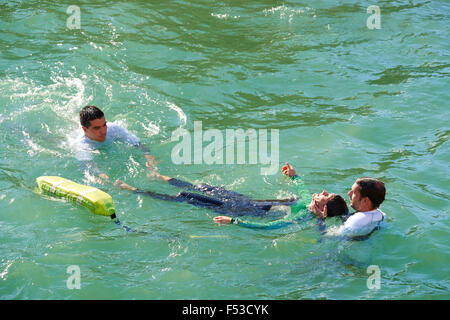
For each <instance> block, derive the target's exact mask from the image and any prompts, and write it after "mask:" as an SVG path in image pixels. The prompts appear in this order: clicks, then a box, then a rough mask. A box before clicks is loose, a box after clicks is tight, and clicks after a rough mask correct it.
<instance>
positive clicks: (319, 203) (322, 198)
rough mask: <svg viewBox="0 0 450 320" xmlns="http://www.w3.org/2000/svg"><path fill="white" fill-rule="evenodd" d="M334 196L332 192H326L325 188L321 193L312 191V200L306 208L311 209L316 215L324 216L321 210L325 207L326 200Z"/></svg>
mask: <svg viewBox="0 0 450 320" xmlns="http://www.w3.org/2000/svg"><path fill="white" fill-rule="evenodd" d="M334 196H335V194H334V193H328V192H326V191H325V190H324V191H322V192H321V193H314V194H313V195H312V200H311V203H310V204H309V207H308V209H309V210H310V211H312V212H313V213H314V214H315V215H316V216H317V217H319V218H324V216H322V215H323V214H322V212H323V211H324V209H325V205H326V204H327V202H328V200H330V199H331V198H332V197H334Z"/></svg>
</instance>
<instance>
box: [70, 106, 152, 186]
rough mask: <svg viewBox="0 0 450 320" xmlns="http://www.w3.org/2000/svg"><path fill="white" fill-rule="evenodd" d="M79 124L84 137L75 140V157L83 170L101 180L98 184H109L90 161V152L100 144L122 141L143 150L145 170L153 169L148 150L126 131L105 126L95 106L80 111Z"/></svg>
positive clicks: (107, 177)
mask: <svg viewBox="0 0 450 320" xmlns="http://www.w3.org/2000/svg"><path fill="white" fill-rule="evenodd" d="M80 124H81V128H82V129H83V132H84V135H82V136H80V137H78V139H77V145H76V149H77V152H76V157H77V159H78V160H79V161H81V162H82V164H83V167H84V169H88V170H89V169H92V170H93V171H94V172H95V174H96V175H97V176H98V177H99V178H100V179H101V180H100V181H99V182H103V181H106V182H109V176H108V175H107V174H106V173H103V172H100V171H99V170H98V168H97V166H96V165H95V163H94V162H93V161H92V152H93V151H94V150H95V149H97V148H98V147H100V146H101V145H102V144H109V143H111V142H113V141H115V140H121V141H124V142H126V143H128V144H130V145H133V146H135V147H137V148H139V149H141V150H143V151H144V152H145V158H146V160H147V163H146V166H147V168H153V167H155V165H156V158H155V157H154V156H152V155H150V150H149V149H148V148H146V147H145V146H144V145H142V143H141V142H140V141H139V139H138V138H137V137H136V136H135V135H133V134H131V133H129V132H128V131H127V130H126V129H124V128H122V127H120V126H119V125H117V124H114V123H108V124H106V119H105V115H104V113H103V112H102V111H101V110H100V109H99V108H97V107H96V106H86V107H84V108H83V109H82V110H81V111H80Z"/></svg>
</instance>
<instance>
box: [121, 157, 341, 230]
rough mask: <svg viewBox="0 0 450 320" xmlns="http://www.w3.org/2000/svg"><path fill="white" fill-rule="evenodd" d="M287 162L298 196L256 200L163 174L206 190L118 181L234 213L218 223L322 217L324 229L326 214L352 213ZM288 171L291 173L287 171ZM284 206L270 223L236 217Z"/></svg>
mask: <svg viewBox="0 0 450 320" xmlns="http://www.w3.org/2000/svg"><path fill="white" fill-rule="evenodd" d="M287 166H288V164H287V165H286V166H285V167H283V170H284V171H283V172H285V171H286V170H290V171H289V172H290V173H291V175H292V176H291V177H292V179H293V180H294V181H296V182H297V194H298V196H299V198H298V199H279V200H253V199H250V198H248V197H246V196H244V195H242V194H240V193H237V192H234V191H229V190H226V189H224V188H223V187H214V186H210V185H207V184H200V185H192V184H190V183H188V182H185V181H181V180H178V179H174V178H170V177H167V176H163V175H160V174H157V176H158V178H159V179H161V180H163V181H166V182H168V183H169V184H172V185H174V186H176V187H180V188H186V189H190V190H193V191H199V192H201V193H202V194H198V193H194V192H186V191H183V192H180V193H178V194H177V195H174V196H173V195H167V194H160V193H156V192H152V191H144V190H139V189H137V188H135V187H132V186H130V185H128V184H126V183H125V182H123V181H121V180H117V181H116V182H115V183H114V184H115V185H116V186H119V187H121V188H122V189H128V190H131V191H133V192H135V193H140V194H145V195H148V196H151V197H154V198H157V199H161V200H167V201H175V202H187V203H190V204H192V205H195V206H197V207H203V208H208V209H211V210H213V211H215V212H219V213H226V214H228V215H232V216H233V218H232V217H230V216H219V217H216V218H214V221H216V222H218V223H235V224H239V225H241V226H245V227H250V228H263V229H275V228H281V227H284V226H287V225H289V224H292V223H298V222H306V221H308V220H312V219H314V218H318V220H317V221H318V224H319V228H320V230H322V231H323V228H324V224H323V220H324V219H325V218H326V217H333V216H343V215H346V214H348V208H347V204H346V203H345V200H344V199H343V198H342V197H341V196H339V195H336V194H334V193H331V194H329V193H327V192H326V191H323V192H322V193H320V194H314V195H313V196H312V197H311V194H310V193H309V191H308V189H307V188H306V186H305V185H304V184H303V182H302V181H301V179H300V178H299V177H298V176H297V175H295V170H294V169H293V167H292V166H289V168H290V169H286V168H287ZM285 174H287V171H286V173H285ZM281 207H284V209H287V211H288V213H287V214H286V215H285V217H284V218H282V219H279V220H276V221H272V222H268V223H256V222H248V221H245V220H241V219H240V218H236V217H239V216H244V215H245V216H260V217H264V216H266V215H267V214H268V212H269V211H270V210H274V211H278V210H280V209H282V208H281ZM280 211H286V210H280Z"/></svg>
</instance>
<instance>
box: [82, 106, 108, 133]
mask: <svg viewBox="0 0 450 320" xmlns="http://www.w3.org/2000/svg"><path fill="white" fill-rule="evenodd" d="M104 116H105V114H104V113H103V111H102V110H100V109H99V108H97V107H96V106H86V107H84V108H83V109H81V111H80V123H81V125H82V126H83V127H86V128H89V126H90V125H91V120H96V119H101V118H103V117H104Z"/></svg>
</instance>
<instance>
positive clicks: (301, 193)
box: [291, 175, 311, 213]
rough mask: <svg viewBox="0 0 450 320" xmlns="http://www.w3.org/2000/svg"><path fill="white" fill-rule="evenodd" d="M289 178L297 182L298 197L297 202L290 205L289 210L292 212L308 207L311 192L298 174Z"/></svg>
mask: <svg viewBox="0 0 450 320" xmlns="http://www.w3.org/2000/svg"><path fill="white" fill-rule="evenodd" d="M291 179H292V181H294V183H296V184H297V196H298V197H299V199H298V201H297V203H296V204H295V205H293V206H291V210H292V212H293V213H297V212H299V211H300V210H301V209H304V208H307V207H308V205H309V203H310V201H311V193H310V192H309V189H308V188H307V187H306V185H305V183H304V182H303V181H302V179H300V177H299V176H297V175H295V176H293V177H292V178H291Z"/></svg>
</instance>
